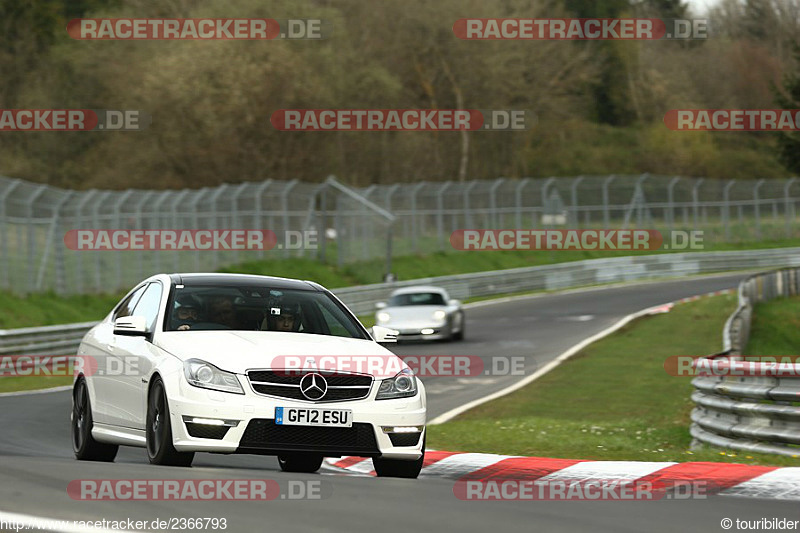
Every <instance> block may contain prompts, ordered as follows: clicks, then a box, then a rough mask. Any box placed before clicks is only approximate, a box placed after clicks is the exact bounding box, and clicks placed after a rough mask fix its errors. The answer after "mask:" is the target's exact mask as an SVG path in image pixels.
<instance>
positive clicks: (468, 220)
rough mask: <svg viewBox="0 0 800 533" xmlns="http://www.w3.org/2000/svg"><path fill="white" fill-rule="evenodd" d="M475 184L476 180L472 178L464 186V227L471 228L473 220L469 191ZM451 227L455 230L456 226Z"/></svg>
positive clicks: (476, 183)
mask: <svg viewBox="0 0 800 533" xmlns="http://www.w3.org/2000/svg"><path fill="white" fill-rule="evenodd" d="M476 185H478V180H472V181H470V182H469V183H468V184H467V186H466V187H464V194H463V197H464V229H468V228H472V224H473V220H472V209H470V208H469V193H470V192H472V189H474V188H475V186H476ZM453 229H454V230H455V229H456V228H453Z"/></svg>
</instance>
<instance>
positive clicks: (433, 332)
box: [380, 324, 452, 341]
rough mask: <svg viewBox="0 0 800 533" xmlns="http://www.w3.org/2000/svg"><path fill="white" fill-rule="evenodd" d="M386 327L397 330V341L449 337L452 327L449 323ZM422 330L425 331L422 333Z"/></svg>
mask: <svg viewBox="0 0 800 533" xmlns="http://www.w3.org/2000/svg"><path fill="white" fill-rule="evenodd" d="M380 325H383V324H380ZM386 327H390V328H392V329H395V330H397V331H399V333H398V334H397V340H398V341H438V340H446V339H449V338H450V337H451V336H452V328H451V326H450V324H437V325H430V326H429V325H423V326H414V327H402V326H396V325H387V326H386ZM423 331H424V332H425V333H423Z"/></svg>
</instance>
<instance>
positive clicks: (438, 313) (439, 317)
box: [433, 309, 447, 322]
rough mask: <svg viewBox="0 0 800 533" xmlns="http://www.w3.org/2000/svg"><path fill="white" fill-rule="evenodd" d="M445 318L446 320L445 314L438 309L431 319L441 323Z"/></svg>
mask: <svg viewBox="0 0 800 533" xmlns="http://www.w3.org/2000/svg"><path fill="white" fill-rule="evenodd" d="M445 318H447V313H445V312H444V311H442V310H441V309H439V310H438V311H434V312H433V319H434V320H438V321H439V322H441V321H442V320H444V319H445Z"/></svg>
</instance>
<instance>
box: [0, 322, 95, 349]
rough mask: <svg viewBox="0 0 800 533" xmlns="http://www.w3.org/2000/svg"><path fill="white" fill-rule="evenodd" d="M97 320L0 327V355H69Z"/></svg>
mask: <svg viewBox="0 0 800 533" xmlns="http://www.w3.org/2000/svg"><path fill="white" fill-rule="evenodd" d="M95 324H97V322H81V323H78V324H61V325H57V326H42V327H38V328H21V329H0V355H48V354H49V355H70V354H74V353H76V351H77V349H78V344H80V341H81V339H82V338H83V336H84V335H85V334H86V332H87V331H89V329H90V328H91V327H92V326H94V325H95Z"/></svg>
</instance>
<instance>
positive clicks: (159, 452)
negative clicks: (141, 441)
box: [146, 378, 194, 466]
mask: <svg viewBox="0 0 800 533" xmlns="http://www.w3.org/2000/svg"><path fill="white" fill-rule="evenodd" d="M146 424H147V427H146V433H147V458H148V459H149V460H150V463H151V464H154V465H163V466H191V465H192V461H193V460H194V452H179V451H177V450H176V449H175V446H173V444H172V424H171V423H170V416H169V404H168V403H167V393H166V391H165V390H164V382H163V381H161V379H160V378H155V379H154V381H153V385H152V387H150V394H148V396H147V422H146Z"/></svg>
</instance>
